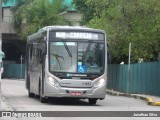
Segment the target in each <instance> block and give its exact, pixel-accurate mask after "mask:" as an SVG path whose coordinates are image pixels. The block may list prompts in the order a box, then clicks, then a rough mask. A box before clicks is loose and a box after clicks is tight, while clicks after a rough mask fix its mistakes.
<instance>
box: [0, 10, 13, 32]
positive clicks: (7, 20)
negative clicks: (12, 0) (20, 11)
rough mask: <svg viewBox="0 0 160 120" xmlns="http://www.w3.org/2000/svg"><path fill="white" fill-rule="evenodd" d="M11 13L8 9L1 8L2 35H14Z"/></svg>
mask: <svg viewBox="0 0 160 120" xmlns="http://www.w3.org/2000/svg"><path fill="white" fill-rule="evenodd" d="M12 17H13V15H12V12H11V9H10V8H3V16H2V24H1V27H2V33H11V34H16V31H15V29H14V28H13V21H12Z"/></svg>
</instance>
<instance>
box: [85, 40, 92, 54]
mask: <svg viewBox="0 0 160 120" xmlns="http://www.w3.org/2000/svg"><path fill="white" fill-rule="evenodd" d="M91 44H92V42H89V44H88V46H87V48H86V51H85V53H84V56H86V54H87V53H88V51H89V49H90V47H91Z"/></svg>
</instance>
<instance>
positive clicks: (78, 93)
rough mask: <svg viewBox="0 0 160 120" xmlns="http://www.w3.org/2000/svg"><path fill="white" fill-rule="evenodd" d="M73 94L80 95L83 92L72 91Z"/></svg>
mask: <svg viewBox="0 0 160 120" xmlns="http://www.w3.org/2000/svg"><path fill="white" fill-rule="evenodd" d="M71 95H73V96H79V95H81V92H71Z"/></svg>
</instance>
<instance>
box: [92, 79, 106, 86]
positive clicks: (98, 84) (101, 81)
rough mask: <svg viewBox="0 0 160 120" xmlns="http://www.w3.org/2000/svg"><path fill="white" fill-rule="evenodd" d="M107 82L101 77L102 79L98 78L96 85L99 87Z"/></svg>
mask: <svg viewBox="0 0 160 120" xmlns="http://www.w3.org/2000/svg"><path fill="white" fill-rule="evenodd" d="M104 83H105V79H104V78H101V79H100V80H98V81H97V82H96V83H95V84H94V87H99V86H102V85H103V84H104Z"/></svg>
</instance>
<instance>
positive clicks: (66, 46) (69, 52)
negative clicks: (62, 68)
mask: <svg viewBox="0 0 160 120" xmlns="http://www.w3.org/2000/svg"><path fill="white" fill-rule="evenodd" d="M63 43H64V47H65V48H66V50H67V52H68V55H69V57H72V53H71V51H70V50H69V48H68V45H67V44H66V42H63Z"/></svg>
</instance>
